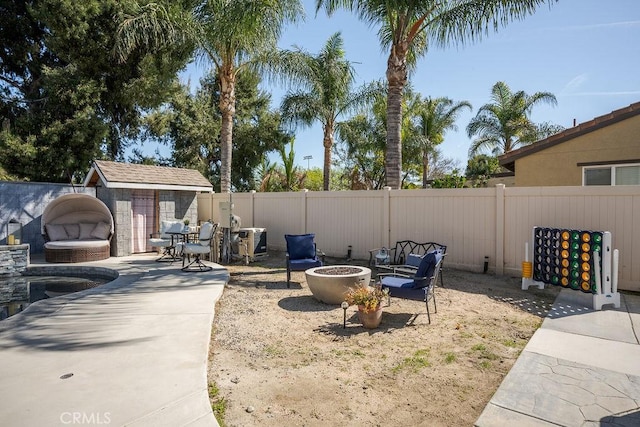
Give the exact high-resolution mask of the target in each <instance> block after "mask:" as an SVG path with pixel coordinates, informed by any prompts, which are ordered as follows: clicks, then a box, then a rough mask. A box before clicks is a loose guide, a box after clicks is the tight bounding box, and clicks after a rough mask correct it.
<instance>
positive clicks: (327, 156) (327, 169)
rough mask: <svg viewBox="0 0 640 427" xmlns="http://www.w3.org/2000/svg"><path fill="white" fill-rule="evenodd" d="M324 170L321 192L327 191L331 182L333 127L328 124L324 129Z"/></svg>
mask: <svg viewBox="0 0 640 427" xmlns="http://www.w3.org/2000/svg"><path fill="white" fill-rule="evenodd" d="M322 144H323V145H324V166H323V168H324V170H323V174H322V181H323V184H322V186H323V190H324V191H329V183H330V181H331V147H333V126H332V125H331V124H328V125H326V126H325V127H324V138H323V139H322Z"/></svg>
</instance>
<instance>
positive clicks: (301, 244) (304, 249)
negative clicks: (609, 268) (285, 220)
mask: <svg viewBox="0 0 640 427" xmlns="http://www.w3.org/2000/svg"><path fill="white" fill-rule="evenodd" d="M315 236H316V235H315V234H313V233H311V234H285V235H284V239H285V240H286V241H287V254H286V260H287V288H290V287H291V272H292V271H305V270H307V269H309V268H313V267H321V266H322V265H323V264H324V262H323V261H324V254H323V253H321V252H319V251H318V248H317V246H316V243H315V242H314V241H313V239H314V237H315ZM318 255H320V257H322V258H323V259H320V257H319V256H318Z"/></svg>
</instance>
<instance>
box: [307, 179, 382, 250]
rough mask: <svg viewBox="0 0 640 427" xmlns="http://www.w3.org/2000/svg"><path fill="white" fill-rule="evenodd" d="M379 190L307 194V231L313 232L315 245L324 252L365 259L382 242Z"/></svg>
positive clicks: (380, 193)
mask: <svg viewBox="0 0 640 427" xmlns="http://www.w3.org/2000/svg"><path fill="white" fill-rule="evenodd" d="M383 198H384V194H383V192H382V191H349V192H335V193H332V192H313V193H308V195H307V218H308V219H307V232H312V233H315V234H316V242H317V244H318V248H320V249H321V250H322V251H324V252H325V253H327V254H330V255H333V256H339V257H345V258H346V256H347V252H348V246H349V245H351V247H352V255H351V257H352V258H357V259H367V258H368V257H369V250H370V249H373V248H379V247H381V246H382V245H381V244H380V242H382V236H383V235H384V230H383V226H382V223H383V222H382V218H383V215H384V212H383Z"/></svg>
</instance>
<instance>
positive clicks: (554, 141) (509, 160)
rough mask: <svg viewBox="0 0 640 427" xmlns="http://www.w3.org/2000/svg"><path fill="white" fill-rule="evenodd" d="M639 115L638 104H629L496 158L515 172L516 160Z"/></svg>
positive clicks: (639, 106)
mask: <svg viewBox="0 0 640 427" xmlns="http://www.w3.org/2000/svg"><path fill="white" fill-rule="evenodd" d="M639 114H640V102H636V103H635V104H631V105H629V106H628V107H624V108H620V109H619V110H615V111H612V112H610V113H608V114H605V115H603V116H599V117H596V118H595V119H592V120H589V121H588V122H584V123H580V124H579V125H578V126H574V127H572V128H569V129H566V130H564V131H562V132H559V133H556V134H554V135H551V136H550V137H548V138H545V139H541V140H540V141H537V142H535V143H533V144H531V145H527V146H525V147H522V148H519V149H517V150H513V151H510V152H508V153H506V154H503V155H502V156H499V157H498V160H499V161H500V165H501V166H504V167H505V168H507V169H509V170H512V171H515V162H516V160H518V159H520V158H522V157H526V156H528V155H530V154H533V153H537V152H538V151H542V150H545V149H547V148H549V147H553V146H554V145H558V144H561V143H563V142H566V141H569V140H571V139H574V138H577V137H579V136H582V135H584V134H587V133H589V132H593V131H596V130H598V129H602V128H604V127H607V126H610V125H612V124H614V123H617V122H621V121H622V120H626V119H629V118H631V117H634V116H637V115H639Z"/></svg>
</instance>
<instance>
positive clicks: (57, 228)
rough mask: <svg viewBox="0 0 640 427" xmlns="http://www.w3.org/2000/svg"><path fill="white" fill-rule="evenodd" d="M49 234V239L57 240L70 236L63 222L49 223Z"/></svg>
mask: <svg viewBox="0 0 640 427" xmlns="http://www.w3.org/2000/svg"><path fill="white" fill-rule="evenodd" d="M46 228H47V235H48V236H49V240H52V241H57V240H67V239H69V236H68V235H67V231H66V230H65V228H64V226H63V225H62V224H47V225H46Z"/></svg>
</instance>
